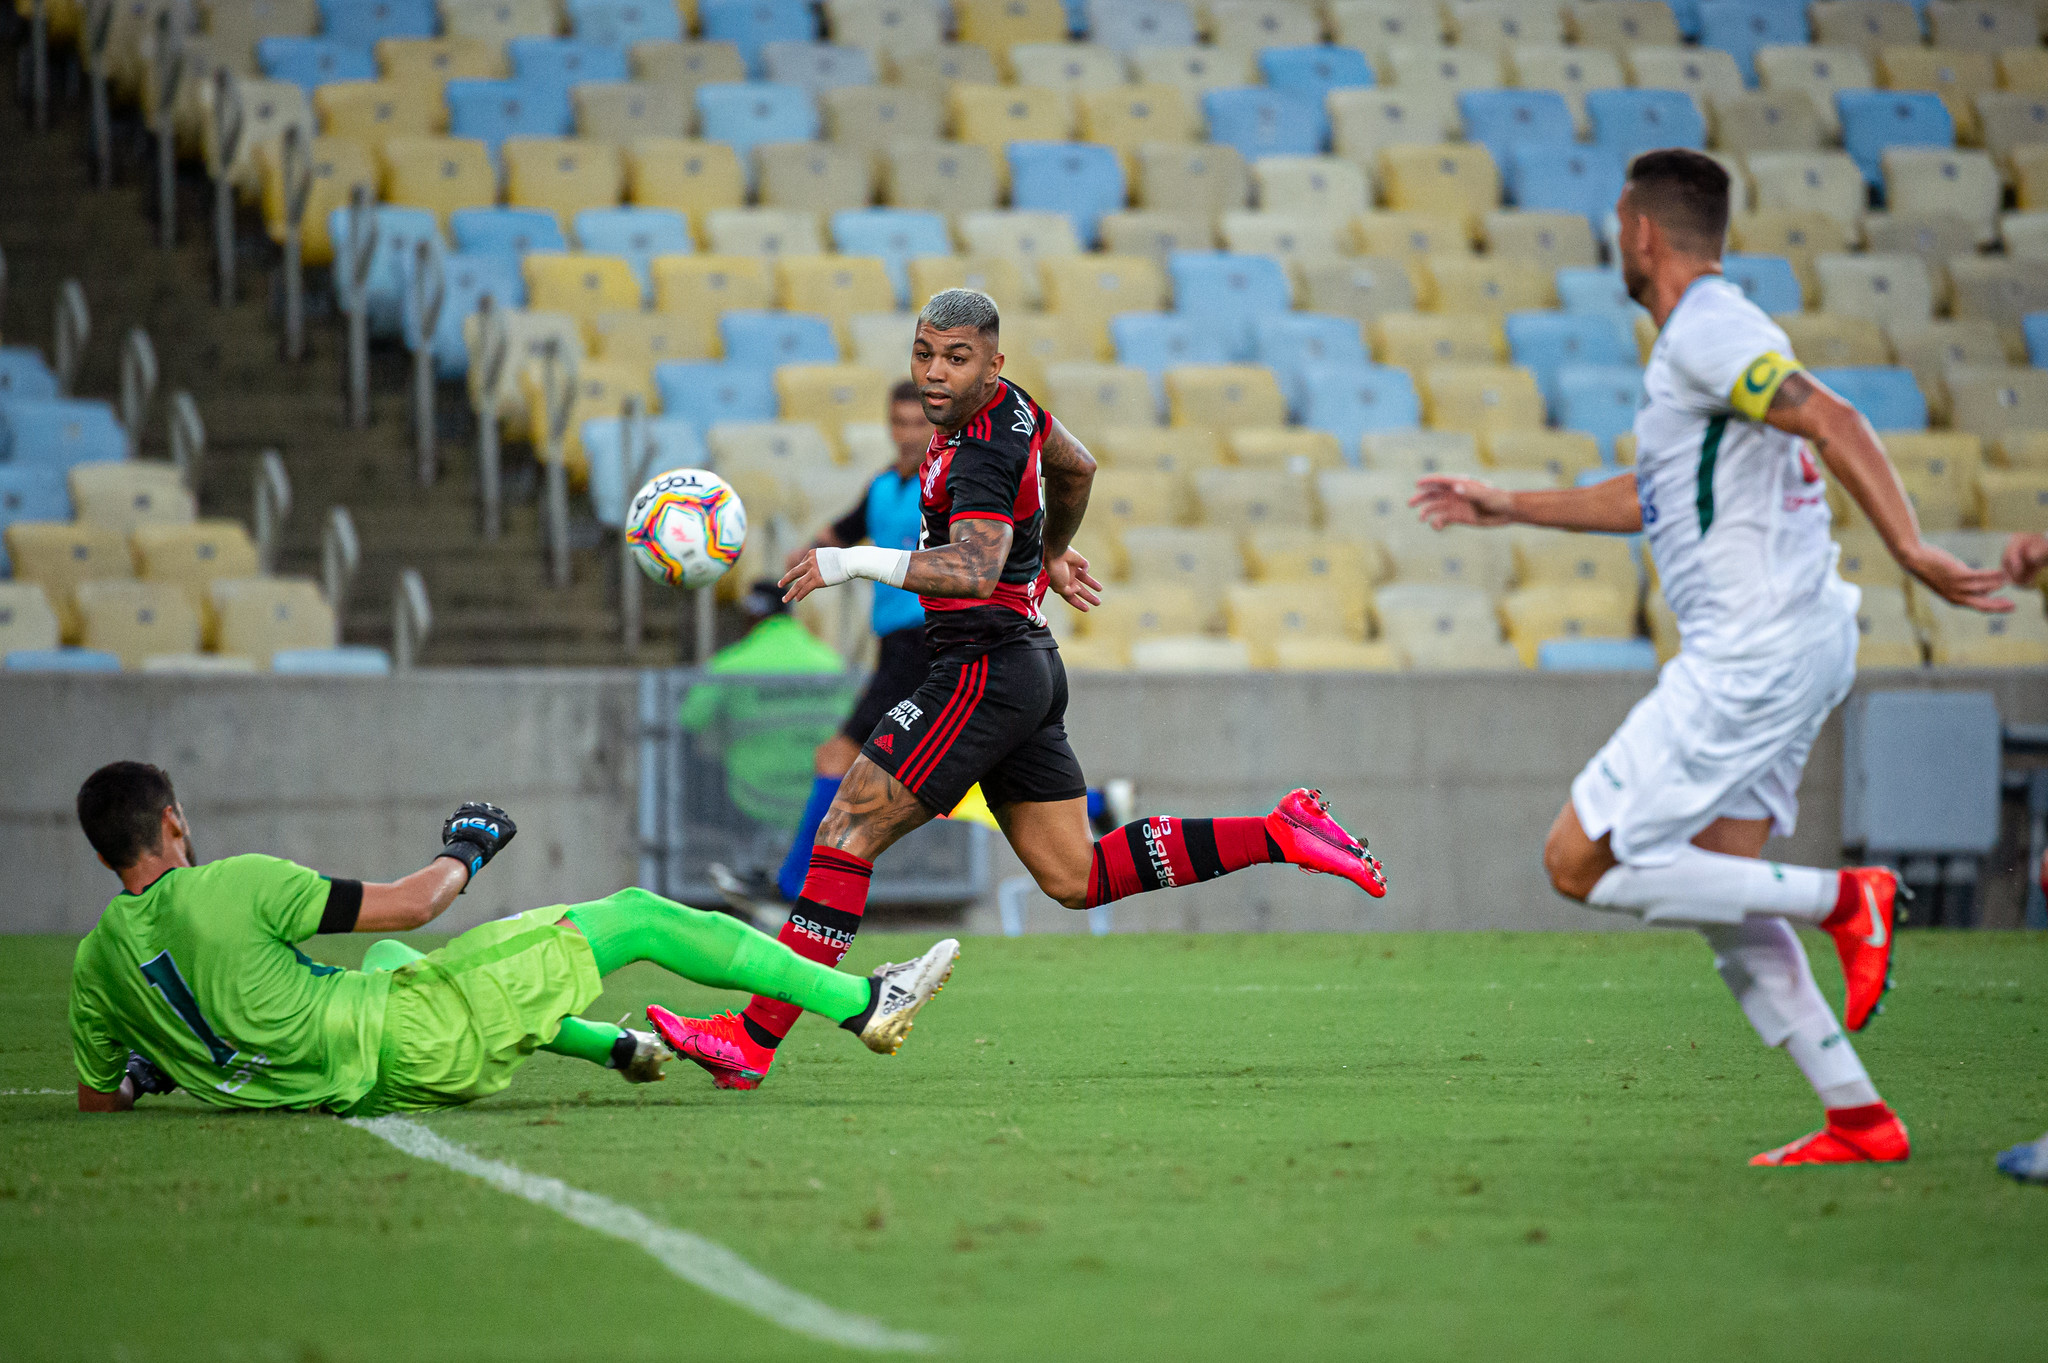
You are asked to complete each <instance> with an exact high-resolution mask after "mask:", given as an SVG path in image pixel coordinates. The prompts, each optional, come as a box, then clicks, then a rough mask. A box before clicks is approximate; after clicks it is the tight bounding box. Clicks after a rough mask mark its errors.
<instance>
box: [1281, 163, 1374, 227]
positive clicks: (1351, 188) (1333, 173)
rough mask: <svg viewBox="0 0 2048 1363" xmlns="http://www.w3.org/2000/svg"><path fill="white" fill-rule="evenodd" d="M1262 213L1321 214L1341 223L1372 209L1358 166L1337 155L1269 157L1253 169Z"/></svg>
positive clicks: (1369, 190)
mask: <svg viewBox="0 0 2048 1363" xmlns="http://www.w3.org/2000/svg"><path fill="white" fill-rule="evenodd" d="M1252 180H1253V183H1254V184H1255V185H1256V186H1257V187H1258V204H1259V209H1260V211H1261V212H1266V213H1288V214H1318V215H1322V216H1326V217H1329V218H1332V219H1336V220H1338V221H1340V222H1341V221H1342V220H1344V219H1348V218H1351V217H1353V216H1355V215H1357V214H1359V213H1363V212H1365V211H1366V209H1368V208H1370V207H1371V206H1372V187H1371V186H1370V184H1368V183H1367V181H1366V177H1365V172H1364V171H1363V170H1361V169H1360V168H1359V167H1358V166H1357V165H1355V164H1353V163H1352V162H1350V161H1346V160H1344V159H1342V158H1341V157H1335V156H1267V157H1262V158H1260V159H1259V160H1258V161H1257V162H1255V163H1254V164H1253V166H1252Z"/></svg>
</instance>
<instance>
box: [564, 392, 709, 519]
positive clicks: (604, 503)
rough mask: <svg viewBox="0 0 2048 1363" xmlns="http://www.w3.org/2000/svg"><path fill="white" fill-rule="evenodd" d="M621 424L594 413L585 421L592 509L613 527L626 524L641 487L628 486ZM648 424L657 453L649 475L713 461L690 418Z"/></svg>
mask: <svg viewBox="0 0 2048 1363" xmlns="http://www.w3.org/2000/svg"><path fill="white" fill-rule="evenodd" d="M621 424H622V423H621V422H620V420H619V418H617V417H615V416H603V417H592V418H591V419H590V420H588V421H586V422H584V423H583V454H584V457H585V458H587V459H588V460H589V461H590V509H591V510H592V511H593V512H595V513H596V514H597V523H598V524H599V525H609V526H612V527H613V528H614V529H616V528H617V527H619V526H621V525H624V524H625V522H626V503H627V501H628V500H629V499H630V498H631V497H632V496H633V494H634V493H636V492H638V491H639V490H640V489H639V488H638V487H627V486H626V480H627V479H629V478H631V477H632V476H633V473H632V470H630V469H628V468H627V467H626V462H625V456H624V454H623V453H622V452H621V450H620V446H619V427H620V425H621ZM646 425H647V438H648V441H649V443H651V444H652V445H653V446H654V457H653V459H651V460H649V461H648V464H647V476H648V477H649V478H652V477H653V476H654V475H655V474H657V473H667V472H668V471H669V470H670V469H701V468H705V467H707V466H709V464H710V463H711V459H710V456H708V455H707V454H705V453H704V442H703V441H702V440H701V439H699V438H698V436H697V428H696V427H695V426H693V425H691V424H690V423H689V422H688V421H685V420H683V419H682V418H681V417H675V416H658V417H649V418H648V419H647V422H646Z"/></svg>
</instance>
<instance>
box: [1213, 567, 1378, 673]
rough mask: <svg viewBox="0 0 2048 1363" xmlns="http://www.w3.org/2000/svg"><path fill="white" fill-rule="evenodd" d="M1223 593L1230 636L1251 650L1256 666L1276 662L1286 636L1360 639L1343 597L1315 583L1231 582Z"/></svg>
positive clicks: (1287, 638)
mask: <svg viewBox="0 0 2048 1363" xmlns="http://www.w3.org/2000/svg"><path fill="white" fill-rule="evenodd" d="M1223 599H1224V616H1225V618H1226V620H1227V621H1228V628H1229V631H1230V637H1231V638H1233V639H1237V640H1239V641H1241V642H1243V643H1244V645H1245V646H1246V647H1247V648H1248V649H1249V650H1250V652H1251V660H1252V666H1254V667H1272V666H1274V665H1275V664H1276V663H1277V662H1278V661H1279V658H1278V647H1279V645H1280V643H1281V641H1283V640H1289V639H1353V640H1357V634H1356V632H1355V631H1353V630H1352V629H1350V628H1349V622H1348V621H1347V620H1346V619H1345V612H1344V604H1343V601H1342V599H1341V598H1340V597H1339V596H1338V595H1337V593H1336V592H1334V591H1332V590H1331V589H1329V588H1328V587H1323V586H1319V585H1317V584H1315V583H1309V582H1289V583H1286V584H1273V585H1268V584H1249V583H1247V584H1242V585H1239V586H1235V587H1231V588H1230V589H1229V590H1227V591H1226V592H1225V593H1224V598H1223ZM1358 641H1359V642H1362V640H1358Z"/></svg>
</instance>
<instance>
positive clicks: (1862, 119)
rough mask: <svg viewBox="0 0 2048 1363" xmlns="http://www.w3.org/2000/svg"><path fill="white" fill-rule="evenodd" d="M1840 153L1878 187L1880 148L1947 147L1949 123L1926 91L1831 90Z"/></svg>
mask: <svg viewBox="0 0 2048 1363" xmlns="http://www.w3.org/2000/svg"><path fill="white" fill-rule="evenodd" d="M1835 108H1836V109H1837V110H1839V111H1840V113H1841V115H1842V150H1843V151H1846V152H1848V153H1849V155H1850V156H1851V157H1852V158H1853V159H1854V160H1855V162H1856V165H1857V167H1858V168H1859V169H1861V170H1862V172H1863V178H1864V179H1866V180H1868V181H1870V183H1871V184H1873V185H1876V186H1878V187H1879V188H1882V187H1883V185H1884V167H1883V166H1882V165H1881V164H1880V162H1881V161H1882V159H1883V156H1884V149H1885V148H1886V147H1952V146H1954V145H1955V141H1956V125H1955V120H1954V119H1953V118H1950V117H1949V112H1948V106H1947V105H1946V104H1943V103H1942V102H1941V96H1940V95H1937V94H1935V93H1933V92H1932V91H1928V90H1837V91H1835Z"/></svg>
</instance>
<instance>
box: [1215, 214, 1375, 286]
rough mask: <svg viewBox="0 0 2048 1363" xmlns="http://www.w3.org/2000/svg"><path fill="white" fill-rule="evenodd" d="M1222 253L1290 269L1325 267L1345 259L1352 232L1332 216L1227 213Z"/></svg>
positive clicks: (1223, 225)
mask: <svg viewBox="0 0 2048 1363" xmlns="http://www.w3.org/2000/svg"><path fill="white" fill-rule="evenodd" d="M1222 229H1223V249H1224V250H1226V251H1230V252H1232V253H1234V254H1237V255H1248V256H1268V257H1271V258H1272V259H1274V260H1277V261H1279V262H1280V264H1281V265H1282V266H1285V267H1287V268H1288V269H1289V270H1290V272H1291V271H1292V270H1294V269H1297V268H1306V267H1307V266H1310V265H1317V264H1322V263H1324V262H1327V261H1330V260H1334V259H1336V258H1338V257H1340V256H1342V255H1344V254H1345V253H1346V252H1345V248H1346V246H1347V245H1348V244H1349V239H1350V232H1349V231H1348V229H1347V227H1346V225H1345V222H1344V219H1343V218H1341V217H1338V216H1336V215H1335V214H1330V213H1225V214H1224V215H1223V221H1222Z"/></svg>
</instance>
